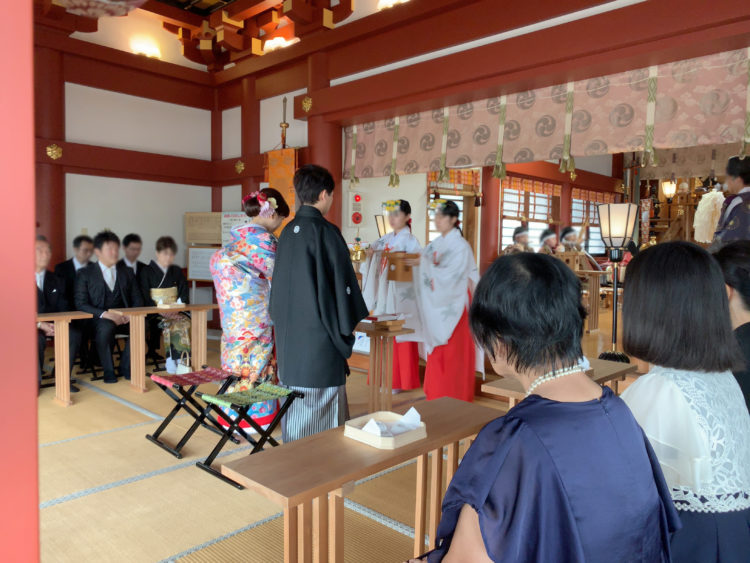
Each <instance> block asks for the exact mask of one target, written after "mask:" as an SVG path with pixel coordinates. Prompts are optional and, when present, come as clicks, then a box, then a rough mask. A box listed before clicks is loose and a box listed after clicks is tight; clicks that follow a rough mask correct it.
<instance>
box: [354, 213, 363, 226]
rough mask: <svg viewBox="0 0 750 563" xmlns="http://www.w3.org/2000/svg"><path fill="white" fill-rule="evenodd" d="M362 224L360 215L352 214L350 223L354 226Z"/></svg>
mask: <svg viewBox="0 0 750 563" xmlns="http://www.w3.org/2000/svg"><path fill="white" fill-rule="evenodd" d="M361 222H362V214H361V213H356V212H355V213H352V223H354V224H355V225H359V224H360V223H361Z"/></svg>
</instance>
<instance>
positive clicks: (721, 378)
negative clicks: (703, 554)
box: [622, 367, 750, 512]
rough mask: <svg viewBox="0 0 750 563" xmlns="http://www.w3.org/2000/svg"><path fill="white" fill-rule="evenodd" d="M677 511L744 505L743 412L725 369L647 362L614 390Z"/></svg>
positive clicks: (748, 442) (748, 493)
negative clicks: (714, 370)
mask: <svg viewBox="0 0 750 563" xmlns="http://www.w3.org/2000/svg"><path fill="white" fill-rule="evenodd" d="M622 398H623V400H624V401H625V402H626V403H627V405H628V406H629V407H630V410H631V411H632V412H633V415H634V416H635V419H636V420H637V421H638V423H639V424H640V425H641V427H642V428H643V431H644V432H645V433H646V436H648V439H649V442H651V446H652V447H653V448H654V452H655V453H656V457H657V458H658V459H659V464H660V465H661V468H662V471H663V472H664V477H665V479H666V480H667V484H668V485H669V487H670V489H671V491H672V499H673V500H674V503H675V506H676V507H677V508H678V509H679V510H690V511H694V512H731V511H734V510H743V509H745V508H750V414H748V411H747V406H746V405H745V400H744V398H743V395H742V391H740V387H739V385H738V384H737V381H736V380H735V378H734V376H733V375H732V374H731V373H730V372H725V373H703V372H691V371H681V370H675V369H671V368H661V367H655V368H653V369H652V370H651V371H650V372H649V373H648V374H646V375H644V376H643V377H641V378H639V379H638V380H637V381H636V382H635V383H633V384H632V385H631V386H630V387H628V388H627V389H626V390H625V392H624V393H623V394H622Z"/></svg>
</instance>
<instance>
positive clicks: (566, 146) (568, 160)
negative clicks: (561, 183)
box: [560, 82, 576, 180]
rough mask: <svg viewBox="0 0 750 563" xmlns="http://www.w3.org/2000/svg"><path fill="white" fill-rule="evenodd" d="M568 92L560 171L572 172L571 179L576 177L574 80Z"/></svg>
mask: <svg viewBox="0 0 750 563" xmlns="http://www.w3.org/2000/svg"><path fill="white" fill-rule="evenodd" d="M567 88H568V93H567V97H566V99H565V137H564V138H563V154H562V158H561V159H560V172H562V173H563V174H564V173H565V172H570V179H571V180H575V179H576V161H575V159H574V158H573V156H572V155H571V154H570V140H571V135H572V133H573V96H574V94H573V82H568V87H567Z"/></svg>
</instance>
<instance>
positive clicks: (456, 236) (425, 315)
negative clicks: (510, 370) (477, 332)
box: [408, 200, 484, 401]
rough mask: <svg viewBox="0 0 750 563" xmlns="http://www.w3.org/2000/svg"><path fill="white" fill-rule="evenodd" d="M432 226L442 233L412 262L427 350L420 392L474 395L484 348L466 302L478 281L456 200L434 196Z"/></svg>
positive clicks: (460, 396)
mask: <svg viewBox="0 0 750 563" xmlns="http://www.w3.org/2000/svg"><path fill="white" fill-rule="evenodd" d="M433 206H434V210H435V227H436V228H437V230H438V231H439V232H440V236H439V237H438V238H437V239H435V240H434V241H432V242H431V243H430V244H428V245H427V246H426V247H425V249H424V250H423V251H422V256H421V258H420V259H419V260H414V261H411V262H408V264H410V265H413V266H416V271H415V273H414V289H415V290H416V295H417V303H418V306H419V312H420V317H421V321H422V330H423V334H422V339H423V341H424V352H425V354H426V355H427V369H426V371H425V380H424V393H425V395H426V396H427V399H437V398H439V397H454V398H456V399H462V400H464V401H473V400H474V382H475V376H476V372H477V371H479V372H481V373H484V352H483V351H482V350H481V349H477V347H476V346H475V344H474V338H473V337H472V335H471V331H470V329H469V304H470V301H471V295H472V294H473V292H474V288H475V287H476V284H477V282H478V281H479V271H478V270H477V265H476V262H475V259H474V253H473V252H472V250H471V246H469V243H468V242H467V241H466V239H464V237H463V236H462V234H461V228H460V226H459V220H458V215H459V210H458V206H457V205H456V204H455V203H454V202H452V201H446V200H435V201H434V202H433Z"/></svg>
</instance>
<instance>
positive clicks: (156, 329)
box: [138, 237, 190, 360]
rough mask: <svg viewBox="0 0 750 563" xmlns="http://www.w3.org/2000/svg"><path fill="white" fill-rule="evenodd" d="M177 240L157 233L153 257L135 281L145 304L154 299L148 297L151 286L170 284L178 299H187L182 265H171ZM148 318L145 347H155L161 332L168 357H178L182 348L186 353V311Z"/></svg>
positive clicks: (153, 301)
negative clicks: (147, 343) (148, 329)
mask: <svg viewBox="0 0 750 563" xmlns="http://www.w3.org/2000/svg"><path fill="white" fill-rule="evenodd" d="M175 254H177V243H176V242H175V241H174V239H173V238H172V237H161V238H159V240H157V241H156V260H151V263H150V264H149V265H148V266H145V267H144V268H143V269H141V270H140V272H139V273H138V282H139V284H140V286H141V291H142V292H143V299H144V301H145V302H146V306H152V307H153V306H155V305H157V303H156V302H155V300H154V299H153V297H152V291H151V290H152V289H167V288H174V289H175V290H176V292H177V298H178V299H179V300H180V302H182V303H190V296H189V294H188V282H187V279H185V275H184V274H183V273H182V269H181V268H180V267H179V266H175V264H174V257H175ZM147 320H148V322H149V324H150V328H151V331H150V333H149V340H150V341H149V345H148V346H149V349H152V350H158V348H159V336H160V335H161V334H162V331H163V333H164V350H165V351H166V350H168V351H169V353H170V355H171V356H172V359H174V360H178V359H179V358H180V356H181V355H182V353H183V352H187V353H190V317H189V316H188V315H187V313H179V312H164V313H162V314H161V315H149V316H148V319H147Z"/></svg>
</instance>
